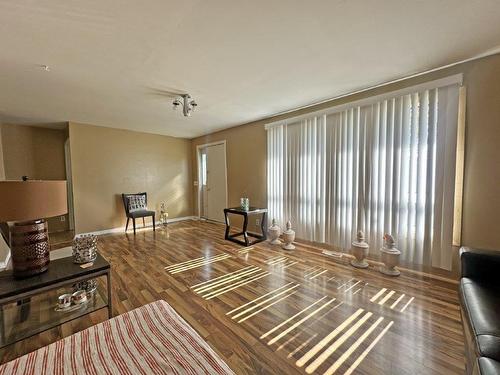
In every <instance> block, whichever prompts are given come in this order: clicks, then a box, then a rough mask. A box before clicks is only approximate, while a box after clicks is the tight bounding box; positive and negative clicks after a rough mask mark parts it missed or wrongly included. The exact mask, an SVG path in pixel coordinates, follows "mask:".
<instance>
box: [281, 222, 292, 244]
mask: <svg viewBox="0 0 500 375" xmlns="http://www.w3.org/2000/svg"><path fill="white" fill-rule="evenodd" d="M294 240H295V232H294V231H293V230H292V223H290V221H287V223H286V231H284V232H283V241H285V244H284V245H283V246H282V248H283V249H285V250H294V249H295V246H294V245H293V241H294Z"/></svg>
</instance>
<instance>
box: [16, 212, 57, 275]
mask: <svg viewBox="0 0 500 375" xmlns="http://www.w3.org/2000/svg"><path fill="white" fill-rule="evenodd" d="M10 234H11V256H12V269H13V273H14V277H17V278H24V277H29V276H33V275H38V274H40V273H42V272H45V271H47V269H48V268H49V262H50V257H49V251H50V248H49V234H48V227H47V222H46V221H45V220H43V219H42V220H33V221H26V222H18V223H15V224H14V225H13V226H12V227H11V228H10Z"/></svg>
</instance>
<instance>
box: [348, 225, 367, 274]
mask: <svg viewBox="0 0 500 375" xmlns="http://www.w3.org/2000/svg"><path fill="white" fill-rule="evenodd" d="M351 250H352V255H354V259H353V260H351V265H352V266H353V267H356V268H367V267H368V262H367V261H366V259H365V258H366V257H367V256H368V250H369V246H368V244H367V243H366V241H365V234H364V233H363V231H362V230H358V233H357V237H356V241H353V242H352V247H351Z"/></svg>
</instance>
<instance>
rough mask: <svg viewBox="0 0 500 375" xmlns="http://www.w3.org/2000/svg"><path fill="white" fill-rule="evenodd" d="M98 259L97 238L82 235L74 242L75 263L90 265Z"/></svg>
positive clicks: (93, 235) (92, 235)
mask: <svg viewBox="0 0 500 375" xmlns="http://www.w3.org/2000/svg"><path fill="white" fill-rule="evenodd" d="M96 258H97V236H96V235H95V234H80V235H78V236H76V237H75V239H74V240H73V262H75V263H78V264H81V263H89V262H93V261H94V260H95V259H96Z"/></svg>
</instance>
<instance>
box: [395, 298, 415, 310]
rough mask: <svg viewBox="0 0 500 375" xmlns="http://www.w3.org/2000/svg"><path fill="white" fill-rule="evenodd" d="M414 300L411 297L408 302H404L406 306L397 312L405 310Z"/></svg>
mask: <svg viewBox="0 0 500 375" xmlns="http://www.w3.org/2000/svg"><path fill="white" fill-rule="evenodd" d="M414 299H415V297H411V298H410V300H409V301H408V302H406V305H404V306H403V308H402V309H401V310H399V311H400V312H403V311H405V310H406V308H407V307H408V306H409V305H410V303H412V302H413V300H414Z"/></svg>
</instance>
